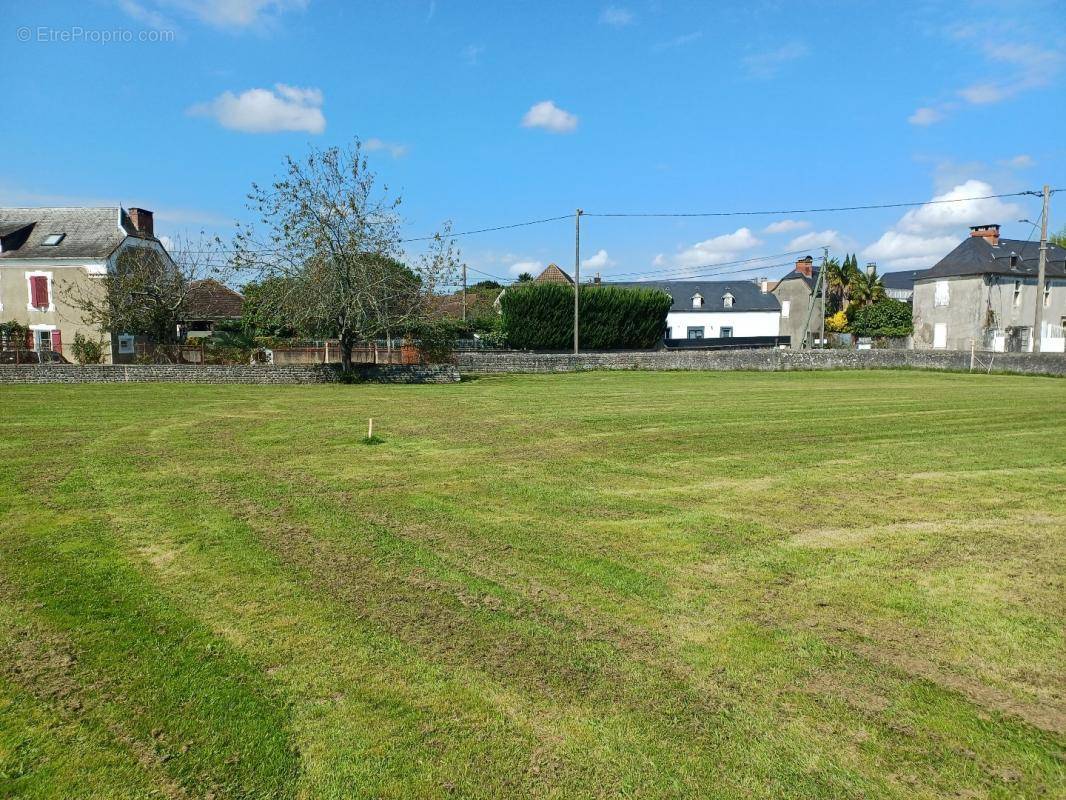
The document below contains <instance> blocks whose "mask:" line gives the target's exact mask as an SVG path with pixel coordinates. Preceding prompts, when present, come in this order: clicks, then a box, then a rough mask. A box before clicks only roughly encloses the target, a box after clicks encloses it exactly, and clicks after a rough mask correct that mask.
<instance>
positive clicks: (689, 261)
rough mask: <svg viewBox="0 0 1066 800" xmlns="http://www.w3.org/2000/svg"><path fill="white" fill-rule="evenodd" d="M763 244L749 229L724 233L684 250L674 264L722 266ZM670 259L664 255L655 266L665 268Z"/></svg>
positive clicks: (658, 257) (656, 261) (673, 259)
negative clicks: (723, 263)
mask: <svg viewBox="0 0 1066 800" xmlns="http://www.w3.org/2000/svg"><path fill="white" fill-rule="evenodd" d="M760 244H762V242H761V241H759V240H758V239H757V238H756V237H755V234H753V233H752V232H751V230H750V229H749V228H738V229H737V230H735V231H734V232H733V233H724V234H722V235H721V236H712V237H711V238H710V239H704V240H703V241H702V242H696V243H695V244H693V245H691V246H689V247H685V248H682V249H681V250H679V251H678V252H677V253H676V254H675V255H674V257H673V258H672V259H669V260H670V261H672V262H673V263H675V264H677V265H679V266H682V267H698V266H704V265H710V264H721V263H722V262H724V261H732V260H733V259H734V258H735V257H736V256H737V255H738V254H740V253H742V252H743V251H745V250H750V249H751V248H753V247H758V246H759V245H760ZM667 261H668V259H667V258H666V256H664V255H663V254H662V253H660V254H659V255H657V256H656V257H655V260H654V262H653V263H654V264H655V266H663V265H664V264H665V263H667Z"/></svg>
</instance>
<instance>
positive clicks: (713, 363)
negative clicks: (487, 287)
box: [459, 350, 1066, 375]
mask: <svg viewBox="0 0 1066 800" xmlns="http://www.w3.org/2000/svg"><path fill="white" fill-rule="evenodd" d="M989 362H991V367H992V371H993V372H1010V373H1017V374H1027V375H1066V355H1063V354H1061V353H1039V354H1031V353H996V354H995V355H994V356H993V354H991V353H979V354H978V355H977V365H976V366H975V371H981V372H985V371H987V370H988V367H989ZM589 369H643V370H714V371H721V370H758V371H762V372H776V371H785V370H822V369H940V370H963V371H966V370H969V369H970V353H969V352H963V351H961V350H698V351H693V350H687V351H680V350H679V351H661V350H660V351H636V352H618V353H582V354H581V355H577V356H575V355H573V354H570V353H524V352H508V351H503V352H491V351H480V352H466V353H460V354H459V371H460V372H462V373H463V374H470V375H492V374H501V373H509V372H536V373H542V372H579V371H581V370H589Z"/></svg>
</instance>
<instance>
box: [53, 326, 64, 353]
mask: <svg viewBox="0 0 1066 800" xmlns="http://www.w3.org/2000/svg"><path fill="white" fill-rule="evenodd" d="M52 349H53V350H55V351H56V352H57V353H62V352H63V334H62V333H60V332H59V331H52Z"/></svg>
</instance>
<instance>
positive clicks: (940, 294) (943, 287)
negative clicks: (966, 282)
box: [933, 281, 948, 306]
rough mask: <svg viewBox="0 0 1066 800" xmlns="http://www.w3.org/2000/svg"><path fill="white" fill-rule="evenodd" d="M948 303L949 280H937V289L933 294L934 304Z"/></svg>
mask: <svg viewBox="0 0 1066 800" xmlns="http://www.w3.org/2000/svg"><path fill="white" fill-rule="evenodd" d="M947 304H948V282H947V281H937V282H936V291H935V293H934V294H933V305H934V306H946V305H947Z"/></svg>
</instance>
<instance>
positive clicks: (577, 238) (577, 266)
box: [574, 208, 585, 356]
mask: <svg viewBox="0 0 1066 800" xmlns="http://www.w3.org/2000/svg"><path fill="white" fill-rule="evenodd" d="M584 213H585V212H584V211H582V210H581V209H580V208H579V209H578V210H577V211H576V212H575V214H574V355H575V356H576V355H577V353H578V350H579V345H578V323H579V320H578V313H577V309H578V302H579V301H580V299H581V215H582V214H584Z"/></svg>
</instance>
